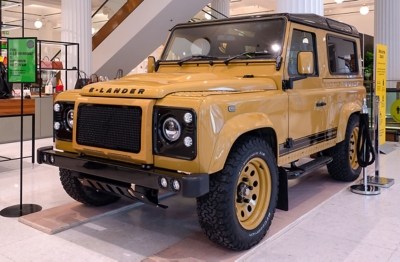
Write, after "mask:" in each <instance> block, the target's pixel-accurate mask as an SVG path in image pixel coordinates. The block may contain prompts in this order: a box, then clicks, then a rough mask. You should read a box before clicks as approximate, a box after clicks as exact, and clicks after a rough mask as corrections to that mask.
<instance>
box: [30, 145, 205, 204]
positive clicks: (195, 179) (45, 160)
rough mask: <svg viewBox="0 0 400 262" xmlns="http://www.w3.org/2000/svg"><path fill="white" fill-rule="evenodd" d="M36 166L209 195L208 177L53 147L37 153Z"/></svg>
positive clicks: (184, 194) (186, 195)
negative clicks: (164, 184) (165, 183)
mask: <svg viewBox="0 0 400 262" xmlns="http://www.w3.org/2000/svg"><path fill="white" fill-rule="evenodd" d="M37 163H38V164H48V165H52V166H57V167H60V168H64V169H68V170H72V171H76V172H79V173H83V174H88V175H91V176H95V177H99V178H104V179H108V180H113V181H117V182H124V183H130V184H135V185H139V186H143V187H148V188H154V189H161V190H167V191H171V192H176V193H179V194H181V195H182V196H184V197H199V196H202V195H204V194H206V193H208V191H209V175H208V174H202V173H192V174H189V175H185V174H180V173H177V172H173V171H168V170H164V169H157V168H151V169H143V168H142V167H141V166H139V165H133V164H128V163H123V162H118V161H113V160H108V159H102V158H97V157H90V156H79V155H78V154H76V153H68V152H60V151H54V150H53V147H52V146H49V147H42V148H39V149H38V150H37ZM162 177H164V178H166V179H167V180H168V186H167V188H164V187H162V186H161V184H160V179H161V178H162ZM174 180H177V181H179V184H180V189H179V190H178V191H176V190H174V189H173V188H172V181H174Z"/></svg>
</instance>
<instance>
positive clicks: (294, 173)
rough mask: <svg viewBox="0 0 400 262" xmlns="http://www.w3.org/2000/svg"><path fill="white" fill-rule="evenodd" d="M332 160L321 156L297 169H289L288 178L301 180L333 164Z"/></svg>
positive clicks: (287, 170)
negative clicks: (302, 177)
mask: <svg viewBox="0 0 400 262" xmlns="http://www.w3.org/2000/svg"><path fill="white" fill-rule="evenodd" d="M332 159H333V158H332V157H330V156H321V157H318V158H316V159H314V160H312V161H310V162H307V163H305V164H303V165H301V166H297V167H295V168H287V169H286V173H287V177H288V179H296V178H299V177H301V176H303V175H305V174H308V173H310V172H311V171H314V170H316V169H319V168H321V167H323V166H326V165H327V164H329V163H330V162H332Z"/></svg>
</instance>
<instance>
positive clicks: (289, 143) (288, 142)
mask: <svg viewBox="0 0 400 262" xmlns="http://www.w3.org/2000/svg"><path fill="white" fill-rule="evenodd" d="M284 147H285V148H292V147H293V138H288V139H286V143H285V145H284Z"/></svg>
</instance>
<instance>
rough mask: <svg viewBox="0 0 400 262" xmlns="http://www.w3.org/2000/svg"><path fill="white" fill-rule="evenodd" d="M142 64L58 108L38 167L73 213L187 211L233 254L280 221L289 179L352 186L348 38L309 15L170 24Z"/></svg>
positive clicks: (357, 78)
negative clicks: (46, 169) (136, 207)
mask: <svg viewBox="0 0 400 262" xmlns="http://www.w3.org/2000/svg"><path fill="white" fill-rule="evenodd" d="M126 59H129V54H127V58H126ZM148 61H149V64H148V73H146V74H137V75H129V76H126V77H123V78H121V79H118V80H113V81H108V82H101V83H95V84H91V85H88V86H86V87H84V88H83V89H81V90H71V91H66V92H63V93H61V94H59V95H58V96H57V98H56V101H55V103H54V129H55V148H53V147H52V146H50V147H45V148H40V149H38V159H37V162H38V163H39V164H48V165H52V166H57V167H59V168H60V177H61V183H62V185H63V187H64V189H65V191H66V192H67V193H68V194H69V195H70V196H71V197H72V198H74V199H75V200H77V201H80V202H82V203H84V204H86V205H93V206H100V205H106V204H109V203H112V202H114V201H117V200H118V199H119V198H120V197H121V196H124V197H128V198H133V199H136V200H139V201H143V202H144V203H147V204H151V205H154V206H157V207H161V208H165V206H164V205H162V204H160V203H159V202H158V193H159V191H160V190H162V191H164V192H165V191H171V192H176V193H177V194H180V195H182V196H183V197H191V198H197V211H198V217H199V222H200V225H201V227H202V229H203V231H204V232H205V234H206V235H207V236H208V237H209V238H210V239H211V240H212V241H214V242H215V243H218V244H220V245H223V246H225V247H227V248H230V249H234V250H244V249H249V248H251V247H252V246H254V245H256V244H257V243H258V242H259V241H260V240H261V239H262V238H263V237H264V236H265V234H266V232H267V229H268V228H269V227H270V225H271V221H272V219H273V216H274V212H275V208H280V209H284V210H287V209H288V197H287V191H288V189H287V183H288V179H292V178H297V177H299V176H301V175H304V174H306V173H309V172H310V171H312V170H315V169H317V168H320V167H323V166H325V165H327V167H328V171H329V173H330V174H331V175H332V177H333V178H334V179H337V180H341V181H353V180H355V179H357V178H358V176H359V174H360V169H361V168H360V166H359V164H358V162H357V157H356V153H357V152H356V140H357V137H358V124H359V112H360V110H361V107H362V99H363V98H364V97H365V89H364V87H363V78H362V73H361V52H360V41H359V34H358V32H357V30H356V29H355V28H354V27H352V26H350V25H347V24H344V23H341V22H338V21H334V20H331V19H328V18H324V17H320V16H317V15H314V14H272V15H262V16H252V17H240V18H232V19H222V20H216V21H206V22H199V23H188V24H180V25H177V26H175V27H174V28H173V29H172V30H171V33H170V37H169V38H168V41H167V42H166V44H165V49H164V51H163V53H162V55H161V57H160V59H159V60H157V61H156V60H155V59H154V58H153V57H149V60H148ZM310 155H314V158H309V156H310ZM315 156H317V157H315ZM301 158H305V159H310V160H309V161H308V162H306V163H304V164H302V165H299V164H297V165H296V161H297V160H299V159H301ZM301 162H302V163H303V162H304V160H303V161H301Z"/></svg>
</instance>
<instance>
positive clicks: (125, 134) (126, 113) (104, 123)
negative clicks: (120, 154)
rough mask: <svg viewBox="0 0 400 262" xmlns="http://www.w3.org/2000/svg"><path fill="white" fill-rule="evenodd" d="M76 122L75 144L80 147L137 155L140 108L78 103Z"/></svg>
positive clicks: (138, 148) (140, 118)
mask: <svg viewBox="0 0 400 262" xmlns="http://www.w3.org/2000/svg"><path fill="white" fill-rule="evenodd" d="M77 121H78V122H77V130H76V131H77V135H76V136H77V137H76V142H77V143H78V144H80V145H86V146H93V147H100V148H106V149H113V150H118V151H125V152H132V153H139V152H140V129H141V123H142V109H141V108H140V107H137V106H115V105H96V104H80V105H79V107H78V114H77Z"/></svg>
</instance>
